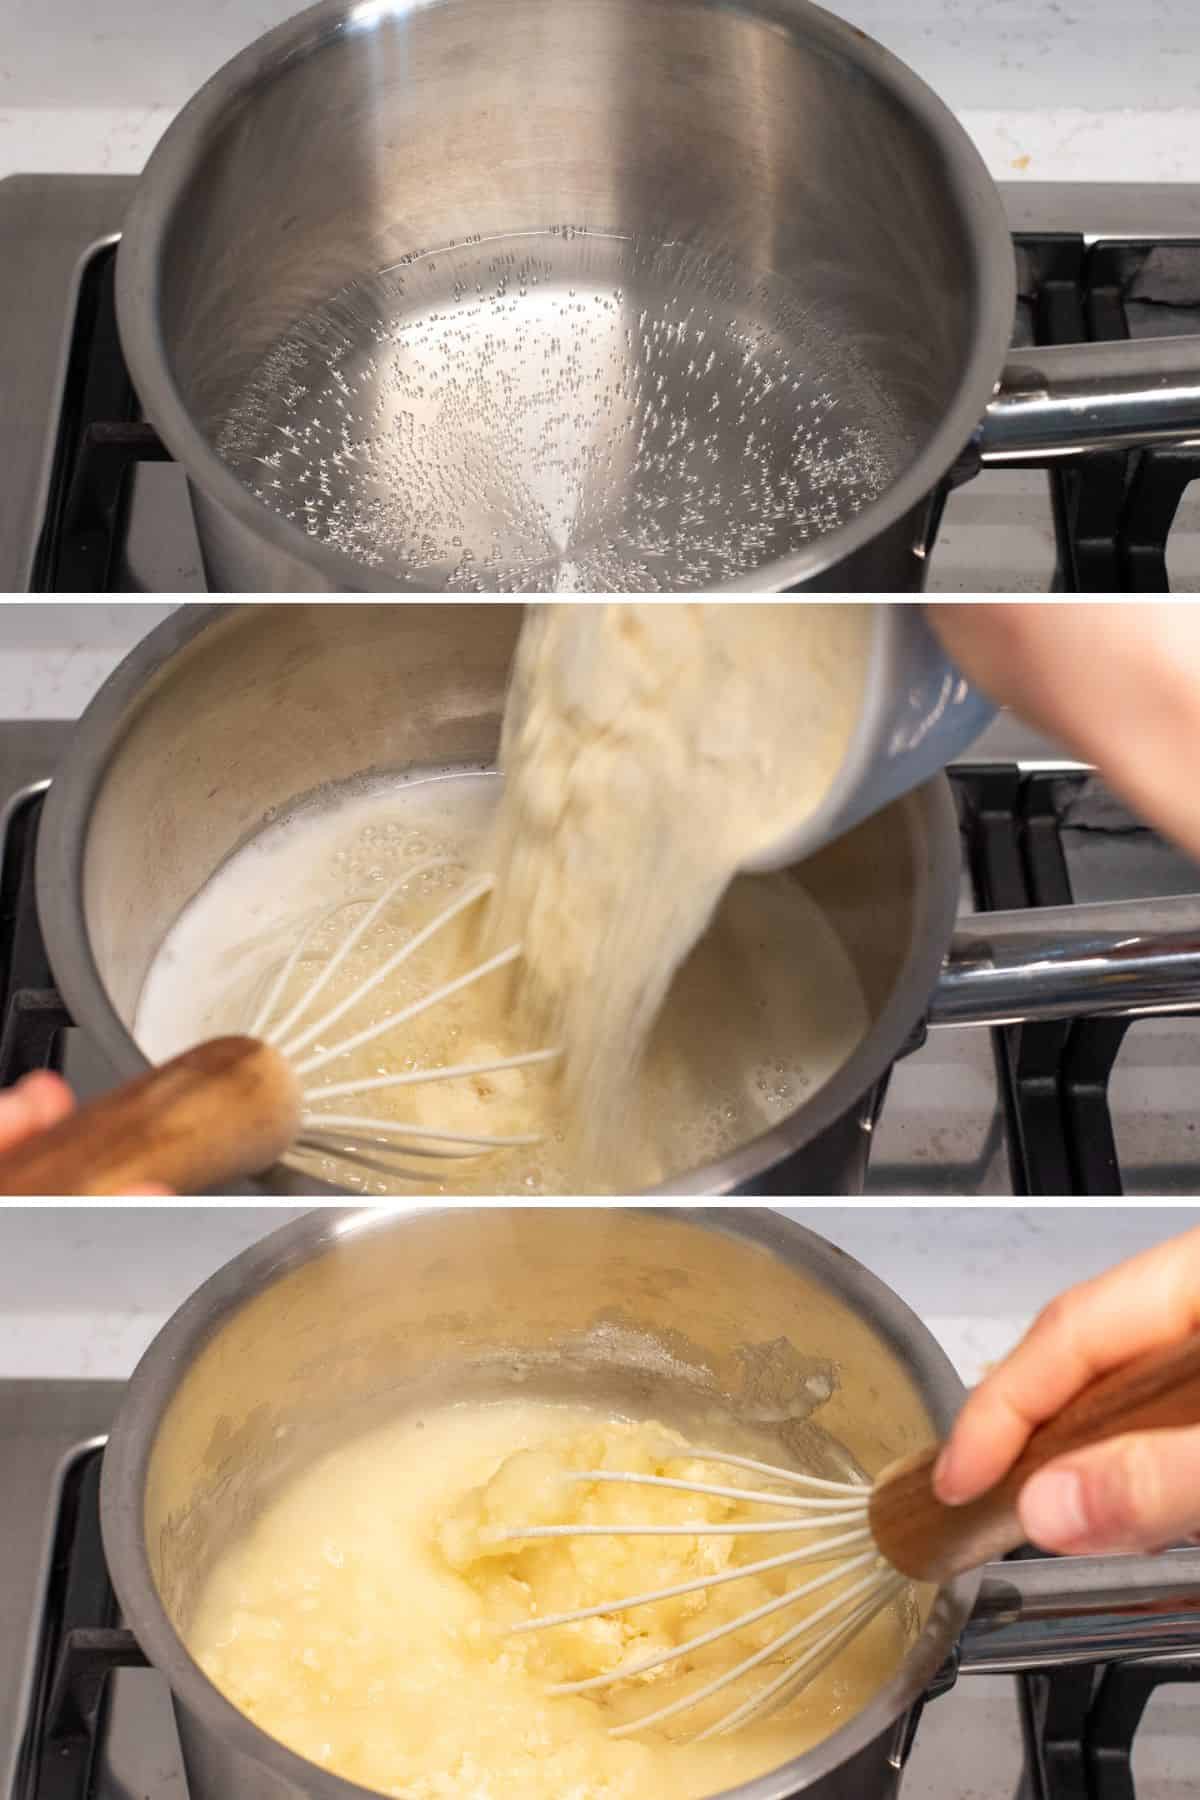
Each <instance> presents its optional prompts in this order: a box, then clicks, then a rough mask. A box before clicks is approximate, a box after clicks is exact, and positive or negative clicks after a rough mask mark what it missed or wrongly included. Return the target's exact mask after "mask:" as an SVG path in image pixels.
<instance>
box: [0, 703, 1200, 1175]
mask: <svg viewBox="0 0 1200 1800" xmlns="http://www.w3.org/2000/svg"><path fill="white" fill-rule="evenodd" d="M70 730H71V727H70V725H69V724H67V723H65V722H64V723H61V724H58V723H28V722H26V723H8V724H3V723H0V1086H4V1085H6V1084H8V1083H9V1082H11V1081H13V1080H15V1079H17V1077H18V1076H19V1075H20V1074H22V1073H23V1072H25V1071H26V1070H27V1069H30V1068H34V1067H41V1066H47V1065H50V1066H55V1067H60V1068H61V1069H62V1070H63V1071H64V1073H65V1074H66V1076H67V1078H68V1079H69V1080H70V1082H71V1083H72V1086H73V1087H74V1088H75V1089H76V1091H77V1092H78V1093H79V1094H80V1095H81V1096H83V1097H88V1096H90V1095H93V1094H96V1093H99V1092H103V1091H104V1089H105V1088H106V1087H108V1086H109V1085H110V1084H111V1081H112V1075H111V1071H110V1069H109V1067H108V1065H107V1064H106V1062H105V1061H104V1059H103V1058H102V1057H101V1056H100V1054H99V1053H98V1051H97V1049H96V1047H95V1045H94V1044H92V1043H91V1042H90V1041H89V1039H88V1037H87V1034H86V1033H85V1032H83V1031H81V1030H79V1029H78V1028H77V1027H75V1026H74V1025H73V1023H72V1021H71V1019H70V1017H69V1015H68V1013H67V1011H66V1008H65V1007H64V1006H63V1003H62V1001H61V999H60V998H59V996H58V994H57V992H56V991H55V987H54V979H53V975H52V973H51V971H50V968H49V964H48V962H47V959H46V953H45V948H44V946H43V944H42V940H41V934H40V932H39V929H38V923H37V914H36V906H35V902H34V884H33V865H34V849H35V845H36V840H37V822H38V815H39V810H40V806H41V802H42V795H43V792H44V789H45V785H46V784H47V783H48V781H49V779H50V778H51V777H52V775H53V773H54V769H55V765H56V762H57V760H58V757H59V754H60V753H61V751H62V750H63V748H64V746H65V744H66V742H67V739H68V736H69V733H70ZM951 779H952V783H953V786H954V791H955V794H956V797H957V800H958V806H959V814H960V820H961V828H962V837H963V849H964V857H963V887H962V907H963V910H964V912H969V911H972V910H975V909H987V908H1002V909H1007V908H1014V907H1031V908H1033V907H1038V906H1059V905H1070V904H1071V903H1072V902H1074V903H1083V902H1088V901H1098V900H1136V899H1151V898H1160V897H1163V896H1166V895H1171V894H1188V893H1194V892H1196V891H1198V890H1200V869H1197V868H1196V866H1195V865H1194V864H1193V863H1191V862H1190V861H1189V860H1188V859H1187V858H1185V857H1184V856H1182V855H1181V854H1180V853H1179V852H1177V851H1176V850H1174V849H1172V847H1171V846H1170V845H1168V844H1166V843H1164V841H1163V840H1162V839H1161V838H1160V837H1158V836H1157V835H1156V834H1155V833H1154V832H1152V831H1150V830H1148V829H1147V828H1146V827H1145V826H1143V825H1142V824H1140V822H1139V821H1138V820H1136V819H1135V818H1133V817H1132V815H1131V814H1130V813H1129V811H1128V810H1127V809H1126V808H1125V807H1124V806H1123V805H1122V804H1121V803H1120V802H1119V801H1117V800H1116V799H1115V798H1114V797H1113V795H1112V794H1111V793H1110V792H1109V790H1108V789H1107V788H1106V787H1105V784H1104V783H1103V781H1101V780H1100V779H1099V778H1098V777H1097V776H1096V775H1095V774H1094V773H1093V772H1092V771H1090V770H1088V769H1085V768H1083V767H1081V766H1080V765H1078V764H1075V763H1071V762H1069V761H1067V760H1066V759H1065V758H1064V757H1063V756H1062V755H1061V753H1060V752H1058V751H1057V750H1056V749H1055V747H1054V746H1053V745H1051V744H1048V743H1045V742H1043V741H1042V740H1040V739H1038V738H1037V736H1036V735H1035V734H1034V733H1032V732H1030V731H1028V730H1027V729H1025V728H1024V727H1022V726H1020V725H1019V724H1018V723H1017V722H1016V721H1014V720H1012V719H1011V718H1009V717H1007V716H1005V715H1002V716H1001V717H1000V719H999V720H998V721H997V722H996V724H995V725H994V726H993V727H992V728H991V729H990V730H989V732H988V733H987V734H986V735H985V737H984V738H983V739H982V740H981V742H980V743H979V744H978V745H977V746H976V747H975V749H974V751H973V752H972V759H971V761H969V762H967V763H963V764H961V765H959V766H957V767H956V768H954V769H953V770H952V771H951ZM1197 1015H1200V995H1197ZM1198 1096H1200V1017H1197V1016H1192V1015H1175V1016H1172V1017H1168V1018H1146V1019H1138V1020H1135V1021H1132V1022H1128V1021H1124V1020H1114V1019H1111V1018H1099V1017H1098V1018H1084V1019H1079V1020H1076V1021H1075V1022H1074V1023H1072V1024H1069V1025H1060V1024H1038V1025H1026V1026H1022V1027H1012V1028H1006V1029H1004V1030H1000V1031H994V1032H989V1031H984V1030H980V1029H974V1028H973V1029H966V1028H962V1027H956V1028H941V1029H938V1030H936V1031H931V1032H929V1034H928V1036H927V1037H925V1038H924V1039H923V1040H920V1041H917V1042H915V1043H914V1044H913V1046H912V1047H911V1048H910V1050H909V1052H908V1054H907V1055H905V1056H903V1057H902V1058H901V1059H900V1060H899V1061H898V1062H897V1063H896V1065H895V1067H894V1069H893V1071H892V1073H891V1076H890V1079H889V1080H888V1081H887V1082H886V1083H884V1084H883V1085H882V1086H881V1087H880V1089H878V1090H877V1091H876V1092H874V1093H873V1094H871V1095H869V1096H868V1097H867V1099H866V1101H865V1103H864V1106H863V1108H861V1109H860V1110H859V1111H857V1112H856V1113H855V1115H854V1116H853V1117H851V1118H848V1119H847V1120H846V1121H845V1122H844V1130H845V1134H846V1136H847V1138H848V1139H849V1140H852V1148H851V1151H850V1154H849V1158H848V1160H849V1161H851V1162H853V1163H855V1164H856V1166H857V1169H858V1172H859V1175H860V1176H862V1177H863V1180H864V1188H865V1192H866V1194H868V1195H870V1196H894V1197H906V1196H908V1197H927V1198H932V1199H954V1200H959V1199H962V1198H963V1197H981V1198H998V1197H1001V1196H1005V1195H1055V1194H1067V1195H1081V1196H1083V1195H1092V1196H1099V1195H1118V1194H1122V1193H1124V1194H1128V1195H1137V1194H1154V1195H1159V1196H1175V1197H1179V1198H1194V1197H1195V1195H1196V1194H1198V1193H1200V1098H1198ZM837 1135H838V1139H839V1144H840V1145H842V1148H844V1147H845V1145H844V1143H843V1139H842V1132H841V1128H839V1133H838V1134H837ZM803 1179H804V1180H805V1181H807V1182H808V1183H809V1184H811V1181H812V1180H813V1176H812V1174H811V1172H809V1173H808V1174H807V1175H806V1176H804V1177H803ZM812 1191H813V1190H812V1188H811V1185H808V1186H803V1185H801V1177H799V1176H798V1175H793V1174H792V1173H791V1172H790V1171H789V1169H788V1167H787V1165H786V1164H785V1165H783V1166H782V1167H781V1168H780V1169H779V1170H777V1171H775V1174H774V1177H773V1187H772V1192H773V1193H774V1194H775V1195H776V1196H777V1197H780V1198H782V1197H784V1196H787V1195H789V1194H803V1193H807V1192H812Z"/></svg>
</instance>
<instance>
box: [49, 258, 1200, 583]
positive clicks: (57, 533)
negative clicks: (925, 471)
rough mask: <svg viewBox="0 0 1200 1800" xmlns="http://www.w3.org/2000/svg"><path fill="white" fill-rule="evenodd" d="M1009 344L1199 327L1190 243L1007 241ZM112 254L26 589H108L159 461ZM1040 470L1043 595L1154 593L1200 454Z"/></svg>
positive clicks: (99, 278) (99, 262) (86, 311)
mask: <svg viewBox="0 0 1200 1800" xmlns="http://www.w3.org/2000/svg"><path fill="white" fill-rule="evenodd" d="M1014 248H1015V252H1016V261H1017V282H1018V303H1017V316H1016V321H1015V330H1014V342H1015V343H1017V344H1018V345H1029V344H1078V343H1084V342H1088V341H1110V340H1113V339H1120V338H1128V337H1138V336H1151V335H1172V334H1174V333H1177V332H1185V331H1189V330H1190V331H1200V240H1195V241H1177V242H1171V243H1156V242H1154V241H1152V240H1146V241H1144V242H1131V241H1122V242H1120V243H1104V244H1098V245H1095V246H1092V247H1089V246H1088V245H1087V244H1086V242H1085V241H1084V239H1083V237H1082V236H1079V235H1076V234H1072V233H1046V234H1026V235H1018V236H1016V237H1015V238H1014ZM115 261H116V250H115V247H114V246H112V245H109V246H106V247H105V248H104V249H102V250H99V251H97V252H96V254H95V255H94V256H93V258H92V260H91V262H90V263H89V265H88V267H87V269H86V270H85V272H84V276H83V280H82V282H81V285H80V295H79V302H78V306H77V310H76V319H75V328H74V333H73V337H72V342H71V347H70V353H69V358H68V366H67V377H66V384H65V389H64V396H63V404H62V410H61V415H60V419H59V427H58V432H57V436H56V443H55V451H54V458H53V464H52V475H51V483H50V497H49V502H48V505H47V510H46V516H45V521H44V524H43V529H42V535H41V540H40V543H39V546H38V551H37V556H36V558H35V564H34V572H33V578H32V583H31V586H32V590H33V591H34V592H35V593H77V592H78V593H105V592H109V591H110V590H111V587H112V584H113V583H114V581H115V578H116V575H117V571H118V569H119V566H120V561H121V551H122V547H123V544H124V538H125V529H126V518H127V496H128V492H129V486H130V476H131V473H132V471H133V469H134V467H135V466H136V465H137V464H138V463H140V462H162V461H164V460H165V461H169V460H170V457H169V455H168V452H167V451H166V450H165V448H164V447H163V445H162V443H161V441H160V440H159V438H158V436H157V434H156V433H155V432H154V431H153V430H152V429H151V427H149V426H148V425H146V424H145V423H144V422H143V421H142V420H141V419H140V416H139V412H138V402H137V396H136V395H135V393H134V390H133V386H132V383H131V382H130V379H129V374H128V371H127V370H126V367H125V361H124V358H123V356H122V354H121V348H120V342H119V339H118V335H117V325H116V314H115V308H114V299H113V273H114V267H115ZM1024 466H1026V467H1029V468H1040V469H1044V470H1045V471H1046V474H1047V479H1048V482H1049V485H1050V493H1051V501H1052V507H1053V515H1054V528H1055V538H1056V544H1057V557H1056V560H1057V568H1056V572H1055V576H1054V583H1053V586H1054V590H1055V591H1056V592H1062V593H1161V592H1165V591H1168V590H1169V587H1170V582H1169V578H1168V569H1167V548H1168V543H1169V539H1170V532H1171V527H1172V524H1173V523H1174V519H1175V514H1176V512H1177V510H1178V507H1179V504H1180V501H1181V499H1182V497H1183V495H1184V493H1185V492H1186V490H1187V488H1188V487H1189V486H1190V484H1191V483H1192V482H1193V481H1195V480H1197V479H1198V478H1200V452H1196V451H1187V450H1166V449H1149V450H1141V451H1128V452H1126V451H1119V452H1112V453H1108V452H1098V453H1096V454H1094V455H1092V456H1089V457H1088V458H1086V459H1085V460H1083V461H1081V462H1078V463H1075V464H1071V465H1067V464H1063V463H1061V462H1058V461H1056V460H1055V459H1041V460H1036V461H1033V462H1030V463H1027V464H1025V465H1024Z"/></svg>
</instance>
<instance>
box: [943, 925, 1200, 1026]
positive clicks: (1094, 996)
mask: <svg viewBox="0 0 1200 1800" xmlns="http://www.w3.org/2000/svg"><path fill="white" fill-rule="evenodd" d="M1192 1010H1195V1011H1198V1012H1200V894H1181V895H1177V896H1173V897H1170V898H1168V899H1165V900H1152V901H1142V900H1121V901H1115V902H1113V903H1112V904H1096V905H1090V906H1046V907H1035V908H1031V909H1028V910H1022V911H1019V912H994V913H976V914H974V915H972V916H971V917H970V918H967V919H963V920H961V921H960V922H959V925H958V928H957V929H956V931H955V934H954V938H953V941H952V943H951V946H950V951H949V954H948V955H947V957H946V961H945V963H944V964H943V966H942V973H941V977H940V979H939V981H938V985H937V988H936V989H935V991H934V995H933V999H932V1001H931V1003H930V1007H929V1013H928V1021H929V1024H930V1025H1017V1024H1021V1023H1025V1022H1029V1021H1033V1020H1037V1019H1073V1018H1080V1017H1084V1016H1087V1015H1091V1014H1106V1015H1108V1016H1110V1017H1117V1018H1139V1017H1143V1016H1145V1015H1147V1014H1152V1013H1172V1012H1190V1011H1192Z"/></svg>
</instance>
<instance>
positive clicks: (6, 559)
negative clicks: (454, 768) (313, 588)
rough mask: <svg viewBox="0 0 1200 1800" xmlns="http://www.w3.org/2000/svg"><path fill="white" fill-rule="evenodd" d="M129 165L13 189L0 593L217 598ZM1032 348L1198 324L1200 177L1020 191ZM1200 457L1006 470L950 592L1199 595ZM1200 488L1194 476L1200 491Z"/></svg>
mask: <svg viewBox="0 0 1200 1800" xmlns="http://www.w3.org/2000/svg"><path fill="white" fill-rule="evenodd" d="M133 187H134V181H133V178H132V177H126V176H83V175H81V176H74V175H70V176H14V177H11V178H10V179H8V180H7V181H4V182H0V241H2V242H3V243H4V244H5V245H6V247H7V250H8V254H7V255H6V256H5V257H4V258H3V259H0V395H2V396H3V400H2V402H0V459H2V461H3V466H4V469H5V480H4V483H3V484H2V486H0V592H6V591H12V592H27V591H28V592H34V593H56V592H57V593H69V592H90V593H99V592H113V593H200V592H202V591H203V589H204V576H203V570H202V567H201V563H200V554H199V549H198V546H197V543H196V535H195V529H194V526H193V522H192V514H191V504H190V501H189V498H188V493H187V487H186V483H185V482H184V479H183V475H182V471H181V470H180V469H179V468H178V467H176V466H175V465H174V464H172V463H171V462H170V460H169V458H168V457H167V454H166V452H165V450H164V448H163V446H162V444H161V443H160V442H159V441H158V439H157V437H156V436H155V433H154V432H153V431H152V430H151V429H150V428H149V427H148V426H147V425H146V424H145V423H144V422H143V421H142V420H141V419H140V417H139V413H138V406H137V400H136V396H135V395H134V392H133V389H132V387H131V385H130V382H129V378H128V374H127V373H126V370H125V366H124V362H123V360H122V357H121V352H120V348H119V345H118V341H117V335H116V326H115V321H114V317H113V306H112V278H113V259H114V252H115V246H116V243H117V241H118V239H119V237H120V232H121V224H122V220H123V218H124V216H125V212H126V209H127V207H128V205H129V202H130V198H131V195H132V192H133ZM1001 191H1002V193H1003V197H1004V201H1005V204H1006V206H1007V208H1008V213H1009V219H1010V222H1011V226H1012V231H1013V238H1014V245H1015V251H1016V257H1017V266H1018V276H1019V291H1020V299H1019V303H1018V307H1017V315H1016V319H1015V321H1014V333H1013V336H1014V342H1015V343H1017V344H1031V343H1044V344H1063V343H1078V342H1082V341H1086V340H1089V339H1096V340H1100V339H1114V338H1123V337H1157V336H1164V335H1174V334H1177V333H1185V332H1194V333H1200V188H1197V187H1195V186H1191V185H1184V184H1179V185H1165V184H1164V185H1158V186H1137V185H1128V186H1106V185H1102V184H1099V183H1097V184H1094V185H1093V184H1090V183H1089V184H1076V185H1070V184H1063V185H1041V184H1034V183H1021V184H1019V185H1009V186H1007V187H1003V188H1002V190H1001ZM1197 476H1200V449H1196V448H1193V449H1182V450H1161V449H1157V450H1152V451H1143V452H1134V453H1112V454H1109V453H1103V454H1099V455H1096V456H1092V457H1090V458H1088V459H1087V460H1086V462H1083V463H1080V464H1078V465H1073V466H1069V465H1066V464H1055V463H1053V462H1043V463H1041V464H1030V465H1029V466H1021V467H1016V466H1010V467H1006V468H1004V469H992V470H987V471H985V472H984V473H983V474H981V475H979V476H978V477H977V478H976V479H975V480H974V481H971V482H970V483H968V484H967V485H966V486H965V487H962V488H959V489H958V490H957V491H955V492H954V493H952V494H951V495H950V497H949V500H948V503H947V507H946V512H945V516H944V519H943V522H942V526H941V530H940V533H939V536H938V541H937V544H936V546H935V548H934V552H933V555H932V558H931V562H930V575H929V584H928V585H929V587H930V589H931V591H933V592H935V593H976V592H980V593H1015V594H1020V593H1039V592H1067V593H1076V592H1078V593H1087V592H1096V593H1110V592H1113V593H1115V592H1125V591H1128V592H1141V593H1150V592H1162V591H1164V590H1165V589H1167V588H1175V589H1179V590H1197V591H1200V482H1197V479H1196V478H1197ZM1193 484H1194V485H1193Z"/></svg>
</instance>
